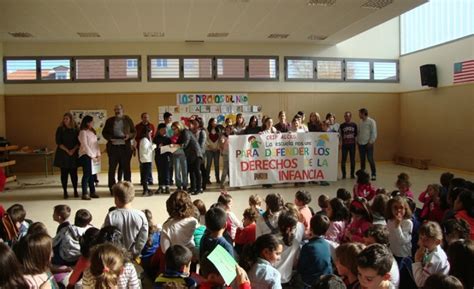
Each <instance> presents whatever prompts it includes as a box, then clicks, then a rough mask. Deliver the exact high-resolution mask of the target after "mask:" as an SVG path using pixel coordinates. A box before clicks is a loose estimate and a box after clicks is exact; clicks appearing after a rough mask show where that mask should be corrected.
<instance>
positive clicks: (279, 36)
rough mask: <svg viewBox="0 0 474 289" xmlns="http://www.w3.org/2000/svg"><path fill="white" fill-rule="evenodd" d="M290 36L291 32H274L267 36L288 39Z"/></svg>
mask: <svg viewBox="0 0 474 289" xmlns="http://www.w3.org/2000/svg"><path fill="white" fill-rule="evenodd" d="M288 36H290V34H278V33H274V34H270V35H268V37H267V38H269V39H286V38H288Z"/></svg>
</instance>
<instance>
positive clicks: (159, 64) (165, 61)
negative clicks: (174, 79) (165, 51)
mask: <svg viewBox="0 0 474 289" xmlns="http://www.w3.org/2000/svg"><path fill="white" fill-rule="evenodd" d="M155 67H157V68H166V67H168V59H166V58H164V59H163V58H159V59H157V60H156V62H155Z"/></svg>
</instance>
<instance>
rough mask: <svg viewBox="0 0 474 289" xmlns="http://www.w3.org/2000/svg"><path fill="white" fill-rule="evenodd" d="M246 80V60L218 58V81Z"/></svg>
mask: <svg viewBox="0 0 474 289" xmlns="http://www.w3.org/2000/svg"><path fill="white" fill-rule="evenodd" d="M226 78H228V79H239V78H240V79H245V59H244V58H217V79H226Z"/></svg>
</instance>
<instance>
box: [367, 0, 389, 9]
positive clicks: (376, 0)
mask: <svg viewBox="0 0 474 289" xmlns="http://www.w3.org/2000/svg"><path fill="white" fill-rule="evenodd" d="M392 3H393V0H368V1H367V2H365V3H364V4H362V6H360V7H362V8H367V9H376V10H378V9H382V8H384V7H386V6H388V5H390V4H392Z"/></svg>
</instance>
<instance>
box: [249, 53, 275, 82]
mask: <svg viewBox="0 0 474 289" xmlns="http://www.w3.org/2000/svg"><path fill="white" fill-rule="evenodd" d="M276 77H277V60H276V59H275V58H268V59H265V58H250V59H249V78H250V79H252V78H253V79H275V78H276Z"/></svg>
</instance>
